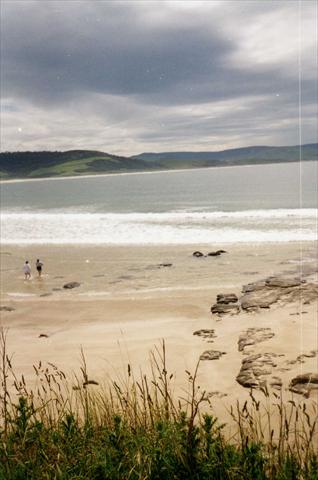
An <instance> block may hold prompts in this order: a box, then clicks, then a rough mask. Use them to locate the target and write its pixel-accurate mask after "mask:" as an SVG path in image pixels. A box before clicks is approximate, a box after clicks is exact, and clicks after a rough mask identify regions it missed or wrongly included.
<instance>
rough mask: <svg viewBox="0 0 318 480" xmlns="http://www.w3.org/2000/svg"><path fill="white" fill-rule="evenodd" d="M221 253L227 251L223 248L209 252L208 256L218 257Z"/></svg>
mask: <svg viewBox="0 0 318 480" xmlns="http://www.w3.org/2000/svg"><path fill="white" fill-rule="evenodd" d="M221 253H227V252H226V251H225V250H216V252H209V253H208V257H218V256H219V255H221Z"/></svg>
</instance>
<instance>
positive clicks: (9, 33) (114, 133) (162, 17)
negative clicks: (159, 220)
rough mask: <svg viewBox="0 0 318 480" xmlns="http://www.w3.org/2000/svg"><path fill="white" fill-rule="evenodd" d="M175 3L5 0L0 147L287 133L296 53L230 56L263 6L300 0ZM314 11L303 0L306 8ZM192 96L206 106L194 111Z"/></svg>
mask: <svg viewBox="0 0 318 480" xmlns="http://www.w3.org/2000/svg"><path fill="white" fill-rule="evenodd" d="M182 3H187V2H186V0H185V2H137V1H136V2H135V1H126V2H108V1H88V0H87V1H64V0H62V1H41V2H40V1H26V0H25V1H19V2H16V1H4V2H3V4H2V16H1V21H2V51H1V67H2V69H1V72H2V74H1V75H2V76H1V80H2V82H1V83H2V97H3V99H4V103H3V105H4V106H3V123H4V133H3V137H4V138H3V143H4V145H5V146H6V148H8V149H14V148H19V149H25V148H31V149H32V145H33V146H34V148H72V147H73V146H74V147H75V146H76V147H77V148H88V147H89V148H92V147H94V148H100V149H105V150H108V151H113V152H115V153H123V154H129V153H131V154H133V153H138V152H139V151H142V150H145V149H148V150H149V149H150V148H151V149H156V150H160V149H163V147H164V149H166V150H167V149H170V150H176V149H178V148H181V147H182V146H186V147H187V148H189V149H192V147H191V145H193V149H199V150H200V149H201V150H202V149H213V148H215V147H214V146H215V145H216V146H218V145H222V146H223V145H228V146H240V145H246V144H257V143H265V141H266V142H267V143H274V142H275V143H278V144H282V143H284V142H286V143H295V132H296V133H297V128H298V126H297V125H298V124H297V122H298V99H299V84H298V63H297V61H298V52H292V55H289V56H288V59H287V60H286V61H282V62H281V63H280V64H277V62H276V63H275V62H273V63H272V64H271V63H268V62H267V63H266V64H263V63H262V62H260V63H259V64H257V65H256V64H253V62H250V63H247V64H245V63H244V64H243V63H242V65H241V64H240V63H239V62H236V63H235V64H233V62H232V59H233V58H235V56H236V55H237V52H238V51H239V49H240V48H241V47H240V45H239V38H240V37H239V33H240V32H242V31H245V28H247V27H249V26H251V25H253V22H254V23H255V25H257V22H261V21H262V19H263V18H265V16H266V15H267V14H268V13H272V14H273V15H278V17H277V18H279V19H280V21H281V18H284V14H285V13H286V18H288V14H289V13H290V12H291V11H294V10H293V9H295V8H298V2H296V1H294V0H291V1H280V2H277V1H267V2H259V1H252V0H251V1H249V0H248V1H246V0H243V1H240V2H238V1H235V2H229V1H226V2H220V3H219V4H218V3H217V2H215V3H214V2H203V3H201V4H200V6H199V7H198V8H195V9H187V8H186V5H182ZM181 7H182V8H181ZM183 7H184V8H183ZM314 10H315V2H311V1H308V2H307V3H306V4H305V6H304V13H303V15H304V16H306V18H307V17H309V16H310V15H312V14H313V12H314ZM277 28H279V24H278V25H277ZM278 47H279V45H278V44H277V48H278ZM289 53H290V52H289ZM286 58H287V57H286ZM314 58H315V51H314V48H312V49H311V50H310V51H308V52H307V53H306V55H304V65H303V73H302V106H303V116H304V120H303V123H304V127H305V128H304V137H303V138H304V141H308V142H309V141H315V139H316V138H317V137H316V134H315V127H316V122H315V115H314V114H313V112H312V111H311V110H310V108H309V107H310V106H311V105H312V104H313V103H316V101H317V85H316V79H315V78H314V77H313V76H312V75H311V74H310V72H311V71H312V68H310V67H312V64H314V62H315V60H314ZM308 72H309V73H308ZM276 95H278V97H276ZM253 98H257V100H256V101H253ZM220 101H225V102H226V101H232V102H233V107H232V109H231V108H229V107H226V108H224V110H222V108H219V102H220ZM200 105H202V108H203V109H204V113H202V115H200V114H198V115H196V116H193V115H191V108H192V106H193V107H194V108H196V106H197V108H200ZM246 105H247V108H244V107H245V106H246ZM183 107H185V108H186V107H189V108H190V110H189V111H188V110H183ZM198 111H200V110H198ZM19 125H21V128H20V127H19V128H20V130H21V131H20V130H18V126H19ZM17 132H18V133H17ZM125 139H126V141H125V142H124V140H125ZM253 139H254V140H253ZM271 139H272V140H271ZM198 144H199V145H201V147H200V148H198ZM169 145H170V147H169ZM147 147H149V148H147ZM161 147H162V148H161ZM216 148H217V147H216Z"/></svg>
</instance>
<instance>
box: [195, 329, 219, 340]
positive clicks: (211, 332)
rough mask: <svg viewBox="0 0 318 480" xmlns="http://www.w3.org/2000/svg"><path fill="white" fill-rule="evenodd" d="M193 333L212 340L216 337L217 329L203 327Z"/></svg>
mask: <svg viewBox="0 0 318 480" xmlns="http://www.w3.org/2000/svg"><path fill="white" fill-rule="evenodd" d="M193 335H196V336H197V337H201V338H203V339H204V340H212V338H216V335H215V331H214V330H209V329H207V328H201V330H196V331H195V332H193Z"/></svg>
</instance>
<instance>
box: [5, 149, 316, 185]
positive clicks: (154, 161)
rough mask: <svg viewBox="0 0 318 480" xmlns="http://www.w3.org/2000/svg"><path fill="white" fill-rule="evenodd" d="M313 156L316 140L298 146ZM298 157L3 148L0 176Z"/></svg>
mask: <svg viewBox="0 0 318 480" xmlns="http://www.w3.org/2000/svg"><path fill="white" fill-rule="evenodd" d="M317 159H318V144H317V143H315V144H308V145H303V146H302V160H317ZM298 160H299V146H292V147H262V146H261V147H246V148H236V149H231V150H223V151H220V152H163V153H142V154H140V155H134V156H133V157H130V158H128V157H120V156H116V155H111V154H108V153H104V152H99V151H91V150H69V151H66V152H46V151H43V152H3V153H0V176H1V178H2V179H10V178H41V177H67V176H70V175H90V174H98V173H120V172H138V171H149V170H170V169H171V170H172V169H177V168H201V167H213V166H227V165H249V164H258V163H276V162H295V161H298Z"/></svg>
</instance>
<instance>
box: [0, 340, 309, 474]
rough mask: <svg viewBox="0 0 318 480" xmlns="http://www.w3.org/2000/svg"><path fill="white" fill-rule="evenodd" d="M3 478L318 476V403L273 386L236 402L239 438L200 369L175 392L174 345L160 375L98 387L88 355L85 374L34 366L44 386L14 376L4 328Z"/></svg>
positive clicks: (162, 354)
mask: <svg viewBox="0 0 318 480" xmlns="http://www.w3.org/2000/svg"><path fill="white" fill-rule="evenodd" d="M0 354H1V364H0V376H1V387H2V389H1V394H0V408H1V427H0V479H1V480H2V479H6V480H20V479H21V480H22V479H23V480H24V479H32V480H36V479H74V480H75V479H77V480H79V479H96V480H108V479H109V480H116V479H118V480H119V479H134V480H135V479H138V480H146V479H171V480H172V479H174V480H176V479H198V480H199V479H200V480H205V479H219V480H221V479H225V480H226V479H229V480H230V479H231V480H232V479H247V480H249V479H250V480H261V479H267V478H268V479H277V480H278V479H279V480H283V479H308V480H309V479H310V480H314V479H318V461H317V458H318V457H317V454H318V429H317V419H318V412H317V405H316V404H315V403H313V404H312V410H311V411H310V413H309V411H308V407H307V404H306V403H300V404H296V403H295V402H291V403H287V404H284V402H283V399H282V396H281V395H275V396H274V398H272V397H271V396H270V395H269V393H268V392H267V391H266V390H264V392H263V393H264V402H260V401H259V400H257V399H256V398H255V396H254V394H253V392H252V391H251V394H250V400H249V401H248V402H245V403H244V404H243V405H240V404H239V403H237V404H236V406H235V407H233V408H232V410H231V414H232V418H233V421H234V422H235V424H236V425H237V429H236V430H237V431H236V435H235V436H234V437H232V438H231V439H228V438H226V437H225V434H224V430H223V425H220V424H219V422H218V421H217V419H216V418H214V417H212V416H211V415H208V414H207V413H205V412H206V411H207V410H208V409H207V402H208V401H209V400H208V399H207V396H206V394H205V392H203V391H201V389H200V387H199V386H198V385H197V372H198V367H199V364H198V365H197V367H196V369H195V371H194V373H193V374H191V373H190V372H187V379H188V387H189V388H188V393H187V394H186V395H185V396H184V397H183V398H175V396H174V395H173V393H172V385H173V375H172V374H169V373H168V369H167V365H166V351H165V344H164V342H163V343H162V345H161V347H160V348H157V349H155V351H154V352H153V354H152V358H151V372H152V373H151V375H149V376H148V377H147V376H145V375H142V374H140V375H138V377H135V375H134V373H133V370H132V368H131V366H130V365H127V374H126V377H125V379H124V380H122V381H121V382H118V381H109V383H108V385H107V387H105V388H100V387H98V386H96V385H94V383H95V382H94V381H92V380H91V379H90V377H89V372H88V371H87V365H86V361H85V356H84V353H83V352H82V365H81V368H80V372H81V373H80V375H79V376H77V377H76V376H75V377H66V375H65V374H64V373H63V372H62V371H60V370H59V369H58V368H57V366H55V365H53V364H47V365H43V364H42V363H41V362H39V364H38V365H35V366H34V373H35V378H36V386H35V387H33V388H29V387H28V385H27V383H26V381H25V379H24V377H23V376H22V377H21V378H18V377H17V375H16V374H15V372H14V367H13V365H12V359H11V358H10V355H9V353H8V351H7V338H6V332H4V331H1V332H0Z"/></svg>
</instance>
